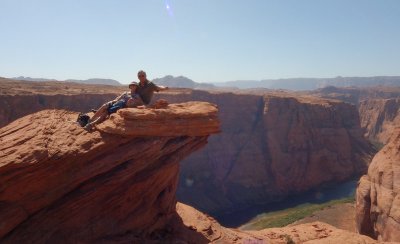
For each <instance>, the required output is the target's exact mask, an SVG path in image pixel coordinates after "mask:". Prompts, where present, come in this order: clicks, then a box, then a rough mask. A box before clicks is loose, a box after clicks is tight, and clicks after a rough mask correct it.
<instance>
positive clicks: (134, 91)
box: [78, 70, 168, 131]
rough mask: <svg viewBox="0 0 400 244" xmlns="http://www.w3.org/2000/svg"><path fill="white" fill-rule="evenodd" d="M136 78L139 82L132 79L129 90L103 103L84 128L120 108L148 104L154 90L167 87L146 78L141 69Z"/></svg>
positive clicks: (89, 126) (88, 127)
mask: <svg viewBox="0 0 400 244" xmlns="http://www.w3.org/2000/svg"><path fill="white" fill-rule="evenodd" d="M138 78H139V80H140V82H139V84H138V83H137V82H134V81H132V82H131V83H130V84H129V86H128V87H129V89H130V90H131V91H130V92H124V93H122V94H121V95H120V96H118V97H117V98H115V99H114V100H112V101H110V102H107V103H105V104H103V105H102V106H101V107H100V108H99V109H98V110H97V111H96V113H95V114H94V115H93V117H92V118H90V119H89V121H88V123H87V124H86V125H85V126H84V129H85V130H87V131H91V130H92V129H93V126H94V125H96V124H99V123H101V122H103V121H104V120H105V119H106V118H107V117H108V116H109V115H110V114H112V113H115V112H117V111H118V110H119V109H121V108H126V107H128V108H135V107H138V108H145V107H146V106H148V105H149V104H150V102H151V99H152V97H153V94H154V92H159V91H163V90H167V89H168V87H164V86H157V85H156V84H154V83H153V82H151V81H149V80H147V78H146V72H144V71H143V70H140V71H139V72H138ZM78 119H79V117H78Z"/></svg>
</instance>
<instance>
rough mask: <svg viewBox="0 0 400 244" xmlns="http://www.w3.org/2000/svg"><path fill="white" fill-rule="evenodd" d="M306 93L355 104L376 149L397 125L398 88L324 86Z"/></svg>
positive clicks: (363, 126) (367, 135)
mask: <svg viewBox="0 0 400 244" xmlns="http://www.w3.org/2000/svg"><path fill="white" fill-rule="evenodd" d="M308 94H312V95H314V96H319V97H324V98H331V99H337V100H340V101H344V102H349V103H352V104H354V105H356V106H357V107H358V112H359V114H360V120H361V128H362V129H363V130H364V136H365V137H367V138H368V139H369V140H370V141H371V142H372V143H373V144H375V146H376V147H377V148H378V149H379V148H381V147H382V146H383V145H384V144H386V143H387V142H388V139H389V137H390V135H391V133H392V132H393V129H394V128H396V127H397V125H398V124H399V123H398V122H399V118H398V117H399V99H400V88H399V87H384V86H381V87H372V88H355V87H348V88H338V87H326V88H322V89H318V90H315V91H311V92H309V93H308Z"/></svg>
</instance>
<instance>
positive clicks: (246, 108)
mask: <svg viewBox="0 0 400 244" xmlns="http://www.w3.org/2000/svg"><path fill="white" fill-rule="evenodd" d="M158 98H164V99H166V100H168V101H172V102H180V101H187V100H203V101H211V102H213V103H215V104H217V105H218V107H219V117H220V118H221V123H222V124H221V130H222V133H221V134H219V135H216V136H213V137H211V138H210V142H209V145H208V146H207V147H206V148H204V149H203V150H201V151H199V152H196V153H194V154H193V155H192V156H191V157H189V158H188V159H186V160H184V162H183V164H182V174H181V178H180V185H179V188H178V199H179V200H181V201H183V202H185V203H188V204H189V205H192V206H194V207H196V208H198V209H200V210H202V211H206V212H210V213H217V212H221V211H229V210H235V209H238V208H243V207H247V206H251V205H253V204H257V203H267V202H271V201H276V200H279V199H282V198H283V197H285V196H287V195H289V194H291V193H300V192H303V191H306V190H309V189H311V188H314V187H317V186H320V185H321V184H324V183H333V182H340V181H344V180H346V179H349V178H350V177H352V176H354V175H357V174H361V173H362V172H365V171H366V169H367V165H368V163H369V160H370V159H371V155H372V154H373V153H374V151H373V150H372V149H371V146H370V144H369V143H368V142H367V141H366V140H365V139H364V138H363V136H362V131H361V129H360V125H359V123H360V122H359V117H358V113H357V110H356V108H355V106H354V105H350V104H347V103H343V102H339V101H332V100H327V99H319V98H315V97H311V96H298V95H293V94H288V93H270V94H266V95H250V94H232V93H208V92H204V91H187V92H185V93H180V94H179V95H175V94H160V95H159V96H158Z"/></svg>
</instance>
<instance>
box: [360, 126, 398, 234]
mask: <svg viewBox="0 0 400 244" xmlns="http://www.w3.org/2000/svg"><path fill="white" fill-rule="evenodd" d="M356 199H357V202H356V213H357V229H358V232H359V233H361V234H366V235H369V236H372V237H374V238H377V239H378V240H383V241H397V242H400V130H396V131H395V132H394V133H393V136H392V138H391V139H390V141H389V143H388V144H387V145H386V146H385V147H383V148H382V150H380V151H379V152H378V153H377V154H376V155H375V157H374V159H373V160H372V163H371V165H370V166H369V169H368V174H367V175H364V176H363V177H362V178H361V179H360V182H359V185H358V188H357V195H356Z"/></svg>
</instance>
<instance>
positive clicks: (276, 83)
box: [214, 76, 400, 90]
mask: <svg viewBox="0 0 400 244" xmlns="http://www.w3.org/2000/svg"><path fill="white" fill-rule="evenodd" d="M214 85H216V86H220V87H237V88H242V89H246V88H257V87H262V88H269V89H288V90H314V89H318V88H323V87H326V86H336V87H349V86H355V87H366V86H400V76H375V77H340V76H339V77H335V78H291V79H275V80H271V79H270V80H260V81H257V80H238V81H227V82H221V83H214Z"/></svg>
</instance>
